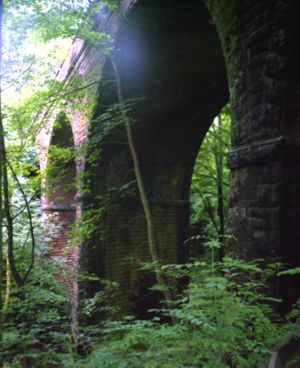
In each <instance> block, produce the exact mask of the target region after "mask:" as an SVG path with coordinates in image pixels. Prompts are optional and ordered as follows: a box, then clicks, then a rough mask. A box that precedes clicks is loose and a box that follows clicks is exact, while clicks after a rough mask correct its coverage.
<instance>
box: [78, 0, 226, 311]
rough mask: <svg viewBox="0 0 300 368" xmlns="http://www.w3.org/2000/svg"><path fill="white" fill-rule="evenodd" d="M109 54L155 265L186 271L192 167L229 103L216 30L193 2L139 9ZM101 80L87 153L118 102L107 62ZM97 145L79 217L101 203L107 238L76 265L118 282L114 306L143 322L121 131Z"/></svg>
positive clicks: (142, 238)
mask: <svg viewBox="0 0 300 368" xmlns="http://www.w3.org/2000/svg"><path fill="white" fill-rule="evenodd" d="M179 25H180V26H179ZM183 30H184V31H183ZM116 49H117V50H118V51H117V53H116V55H115V60H116V63H117V65H118V69H119V72H120V76H121V80H122V87H123V90H124V96H125V98H126V99H129V103H130V104H131V103H132V111H131V116H132V117H134V119H135V120H136V123H135V124H134V126H133V129H134V139H135V142H136V146H137V150H138V155H139V159H140V163H141V169H142V173H143V179H144V182H145V185H146V190H147V194H148V198H149V200H150V204H151V209H152V213H153V216H154V221H155V227H156V237H157V243H158V249H159V252H160V257H161V259H162V261H163V262H166V263H167V262H169V263H175V262H183V261H184V260H185V258H186V249H185V248H184V246H183V243H184V240H185V239H186V237H187V229H188V222H189V188H190V182H191V176H192V171H193V166H194V160H195V158H196V155H197V153H198V150H199V146H200V144H201V141H202V139H203V137H204V135H205V133H206V131H207V130H208V128H209V126H210V124H211V123H212V121H213V118H214V117H215V116H216V115H217V114H218V112H219V111H220V109H221V108H222V107H223V106H224V104H225V103H226V101H227V99H228V91H227V80H226V71H225V63H224V59H223V54H222V50H221V47H220V44H219V40H218V37H217V34H216V30H215V27H214V26H213V25H212V24H211V23H210V17H209V14H208V12H207V10H206V9H205V7H204V5H203V4H202V3H201V2H199V1H196V0H195V1H194V0H191V1H186V2H182V1H177V0H176V1H174V0H172V1H159V2H158V1H144V0H140V1H138V2H137V3H136V4H135V6H134V7H133V8H132V9H131V11H130V13H129V14H128V15H127V18H126V21H125V22H124V24H123V25H122V27H121V29H120V32H119V33H118V37H117V46H116ZM102 80H103V81H104V83H103V86H100V88H99V90H98V92H97V93H98V96H99V98H98V99H97V101H96V111H95V114H94V121H93V122H92V124H91V128H90V137H91V139H90V140H89V141H88V143H90V150H91V151H92V149H93V148H94V147H95V139H94V138H95V136H97V135H101V134H103V132H102V131H101V126H102V125H101V124H102V123H101V116H103V113H104V112H106V108H107V106H109V105H111V104H113V103H116V102H118V99H117V97H116V85H115V82H114V81H113V80H114V73H113V70H112V65H111V62H110V60H107V61H106V63H105V64H104V68H103V74H102ZM111 81H112V82H111ZM131 99H134V101H133V102H130V100H131ZM97 144H98V145H97V148H98V149H100V150H101V154H100V156H99V160H98V162H97V163H96V165H95V162H94V163H93V167H89V165H87V170H88V171H90V174H91V175H90V185H89V190H90V194H89V195H88V196H87V197H86V198H85V199H84V208H85V209H86V210H87V211H88V209H89V208H90V206H92V208H94V209H97V208H99V206H101V203H99V202H98V201H97V200H96V198H99V197H105V196H108V199H107V201H108V202H109V203H110V205H111V209H109V210H108V211H107V213H105V215H104V216H103V217H102V218H101V220H99V223H98V224H96V226H98V227H99V229H100V230H101V231H102V229H103V228H105V233H104V234H101V231H99V233H95V234H94V236H93V237H92V238H91V239H89V240H87V241H86V242H84V244H83V249H82V259H81V264H82V267H84V268H85V269H87V270H88V271H91V272H94V273H96V274H97V275H98V276H99V277H104V278H109V279H112V280H114V281H118V282H119V284H120V291H121V293H120V296H119V299H118V303H119V305H120V306H121V307H122V308H123V309H124V310H127V311H131V312H134V313H136V314H137V315H139V316H144V313H145V310H146V309H147V308H149V307H151V306H153V303H154V304H155V303H156V298H157V295H155V294H154V293H152V292H149V290H148V287H149V286H150V285H151V282H152V279H151V277H149V273H145V272H141V271H139V270H138V267H137V265H136V264H135V263H134V262H133V263H131V264H130V263H126V261H125V259H126V258H128V256H129V257H132V258H135V259H139V260H141V261H147V260H149V254H148V245H147V241H146V229H145V220H144V217H143V212H142V209H141V204H140V200H139V198H138V195H137V191H136V186H135V185H134V183H133V182H134V175H133V173H132V167H133V166H132V161H131V157H130V154H129V150H128V146H127V142H126V137H125V132H124V127H122V126H120V125H118V126H117V127H115V128H113V129H111V130H110V132H109V134H106V135H105V136H104V138H103V140H102V142H99V143H97ZM103 224H105V226H103ZM91 245H93V247H91ZM95 287H96V288H97V286H95ZM92 288H93V286H92Z"/></svg>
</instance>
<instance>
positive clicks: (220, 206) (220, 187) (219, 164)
mask: <svg viewBox="0 0 300 368" xmlns="http://www.w3.org/2000/svg"><path fill="white" fill-rule="evenodd" d="M230 130H231V117H230V110H229V107H228V106H225V107H224V109H223V110H222V112H221V113H220V115H219V117H217V118H216V119H215V121H214V122H213V124H212V125H211V127H210V129H209V131H208V132H207V134H206V136H205V138H204V140H203V142H202V144H201V147H200V150H199V153H198V156H197V159H196V162H195V167H194V173H193V177H192V184H191V207H192V213H191V224H192V225H194V226H195V227H197V226H198V229H197V230H196V232H197V233H199V231H200V230H203V231H204V233H205V234H206V235H207V236H209V237H215V236H219V235H221V236H223V235H224V234H225V233H226V223H227V210H228V190H229V169H228V168H227V166H226V155H227V152H228V150H229V147H230ZM222 222H223V223H222ZM199 226H200V229H199ZM221 240H222V241H223V239H221Z"/></svg>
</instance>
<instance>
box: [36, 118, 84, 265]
mask: <svg viewBox="0 0 300 368" xmlns="http://www.w3.org/2000/svg"><path fill="white" fill-rule="evenodd" d="M76 175H77V174H76V159H75V147H74V139H73V132H72V127H71V124H70V122H69V120H68V119H67V117H66V115H65V114H64V113H60V114H58V116H57V118H56V121H55V123H54V125H53V131H52V135H51V138H50V144H49V147H48V154H47V164H46V170H45V185H44V193H43V214H44V228H45V232H46V233H47V238H48V240H49V243H50V247H49V253H50V256H51V257H55V258H57V257H58V258H59V259H63V260H64V262H66V263H72V262H73V261H74V254H73V253H74V252H73V250H72V249H69V246H68V245H69V243H70V241H69V240H70V239H69V237H70V229H71V227H72V225H73V224H74V223H75V220H76V205H75V195H76V192H77V188H76V180H77V178H76Z"/></svg>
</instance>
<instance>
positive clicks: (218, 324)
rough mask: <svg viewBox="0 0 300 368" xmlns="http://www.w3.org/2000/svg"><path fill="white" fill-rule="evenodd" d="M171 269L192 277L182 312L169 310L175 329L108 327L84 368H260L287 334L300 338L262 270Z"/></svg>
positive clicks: (226, 265)
mask: <svg viewBox="0 0 300 368" xmlns="http://www.w3.org/2000/svg"><path fill="white" fill-rule="evenodd" d="M210 246H211V247H214V245H212V244H210ZM164 270H165V272H167V274H168V275H169V276H170V277H173V278H175V279H177V280H178V281H179V280H181V279H182V278H186V277H189V278H190V283H189V286H188V288H187V289H186V290H185V291H183V293H182V294H181V295H179V297H178V300H177V303H176V305H174V307H173V308H171V309H169V308H165V314H166V315H167V316H172V317H173V318H175V320H176V323H175V324H174V325H172V324H171V325H170V324H168V323H167V324H166V323H162V322H161V321H160V320H159V319H158V318H154V319H153V320H151V321H129V322H128V321H126V320H124V321H121V322H117V321H112V322H109V323H107V324H106V329H105V330H104V332H105V333H106V336H105V337H104V338H103V339H102V340H101V342H100V345H97V346H96V349H95V352H93V353H92V354H91V356H90V357H89V358H88V359H87V360H84V361H83V362H82V363H81V362H79V363H78V367H89V368H94V367H95V368H96V367H99V364H101V367H109V368H113V367H116V368H117V367H118V368H119V367H124V368H125V367H130V368H134V367H141V366H142V367H146V368H147V367H148V368H150V367H165V368H167V367H172V368H173V367H174V368H175V367H178V368H179V367H205V368H209V367H211V368H226V367H238V368H253V367H254V366H256V364H257V363H258V362H259V361H261V360H262V359H263V358H264V357H265V356H266V355H268V354H269V353H270V349H271V348H272V347H274V346H275V345H276V344H277V343H278V342H280V341H282V340H283V339H284V338H285V337H286V336H287V335H288V334H291V335H296V336H299V329H298V328H296V327H295V325H293V324H288V323H286V321H284V320H282V319H281V318H280V317H279V316H278V315H276V313H275V312H274V310H273V309H272V307H271V305H270V300H272V301H273V299H271V298H269V297H268V295H267V294H266V290H267V289H266V284H265V280H266V275H265V271H264V269H263V268H261V267H260V265H259V263H256V262H250V263H248V262H245V261H241V260H234V259H231V258H225V259H224V261H222V262H216V263H215V262H214V261H213V262H212V263H207V262H206V261H204V260H197V261H195V262H192V263H189V264H186V265H169V266H165V267H164ZM267 274H268V277H269V276H270V272H269V270H268V271H267ZM241 280H242V281H241Z"/></svg>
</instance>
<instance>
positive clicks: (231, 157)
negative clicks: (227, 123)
mask: <svg viewBox="0 0 300 368" xmlns="http://www.w3.org/2000/svg"><path fill="white" fill-rule="evenodd" d="M286 143H287V139H286V137H284V136H280V137H277V138H273V139H268V140H264V141H258V142H256V143H251V144H249V145H246V146H242V147H238V148H234V149H232V150H231V151H229V153H228V156H227V165H228V167H229V168H230V169H236V168H239V167H242V166H247V165H252V164H254V163H257V162H258V161H263V160H265V159H267V158H269V157H270V156H273V155H274V154H277V153H278V152H280V151H282V150H283V149H284V148H285V147H286Z"/></svg>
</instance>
